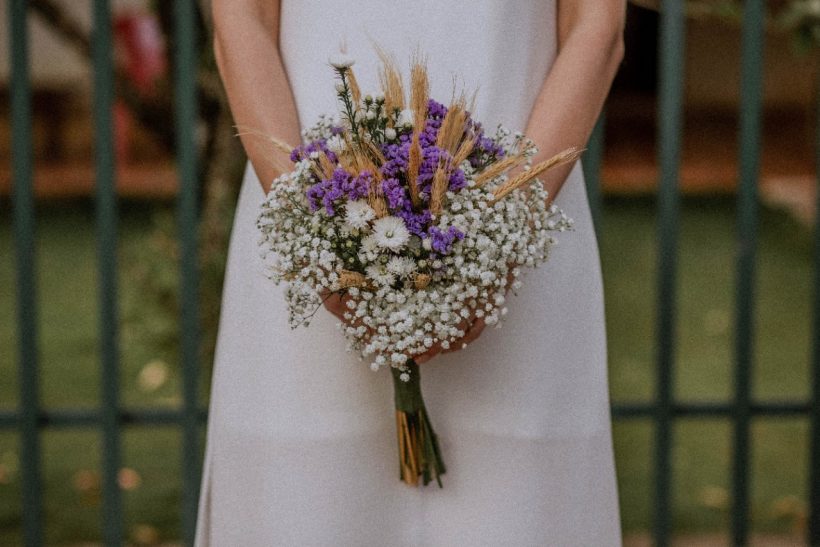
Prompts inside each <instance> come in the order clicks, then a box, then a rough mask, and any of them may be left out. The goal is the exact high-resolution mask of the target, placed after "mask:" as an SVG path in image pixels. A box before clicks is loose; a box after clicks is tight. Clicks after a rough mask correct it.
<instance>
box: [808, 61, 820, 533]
mask: <svg viewBox="0 0 820 547" xmlns="http://www.w3.org/2000/svg"><path fill="white" fill-rule="evenodd" d="M815 89H816V90H818V91H817V95H816V97H815V101H816V106H817V112H816V118H815V123H816V124H817V127H815V142H814V162H815V174H816V176H817V200H816V203H817V204H816V209H815V216H814V218H815V220H814V222H815V227H814V329H813V332H814V345H813V349H812V400H811V410H810V412H809V422H810V424H811V457H810V458H809V462H810V463H809V465H810V469H809V479H810V484H809V526H808V535H809V537H808V543H809V545H820V73H818V75H817V81H816V86H815Z"/></svg>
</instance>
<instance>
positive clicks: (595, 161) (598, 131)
mask: <svg viewBox="0 0 820 547" xmlns="http://www.w3.org/2000/svg"><path fill="white" fill-rule="evenodd" d="M605 126H606V113H605V112H601V115H600V116H599V117H598V121H597V122H596V123H595V127H594V128H593V129H592V135H590V138H589V143H588V144H587V150H586V152H584V155H583V156H581V161H582V163H583V164H584V179H585V180H586V184H587V199H588V201H589V207H590V210H591V212H592V221H593V223H594V225H595V233H596V235H597V237H598V239H599V240H600V238H601V208H602V202H603V199H602V198H601V164H602V163H603V159H604V128H605Z"/></svg>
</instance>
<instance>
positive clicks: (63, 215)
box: [0, 198, 812, 545]
mask: <svg viewBox="0 0 820 547" xmlns="http://www.w3.org/2000/svg"><path fill="white" fill-rule="evenodd" d="M124 209H125V211H124V214H123V218H122V224H121V232H120V242H121V249H120V251H121V257H122V258H121V276H120V280H119V281H120V288H121V310H122V316H123V321H122V323H123V324H122V326H121V338H122V342H121V350H122V351H121V353H122V371H121V394H122V399H123V401H124V403H125V404H127V405H139V406H142V405H175V404H177V403H178V402H179V391H178V389H179V380H180V378H179V371H178V368H177V366H176V353H175V349H174V347H173V345H172V344H168V343H167V338H168V333H169V332H171V333H173V332H174V329H175V326H174V322H173V321H174V317H173V316H170V317H169V316H168V315H167V314H165V315H163V314H161V313H158V312H157V310H158V309H160V308H161V307H162V304H163V302H162V300H163V298H164V297H162V296H161V297H159V298H145V294H144V292H143V291H144V286H145V285H144V283H143V282H144V279H142V280H141V277H140V276H142V277H144V276H146V275H153V273H152V272H154V273H156V272H155V270H152V269H151V268H144V267H142V266H143V265H141V264H140V263H139V262H135V261H139V260H143V258H142V257H144V253H141V250H143V249H144V248H145V246H146V245H150V244H152V241H153V240H152V239H151V238H153V237H155V233H154V231H153V230H152V214H151V210H150V209H149V208H148V207H147V206H137V207H135V206H133V205H128V206H127V207H124ZM734 212H735V211H734V205H733V202H732V201H731V200H726V199H719V198H715V199H698V200H687V201H685V202H684V205H683V215H682V219H681V221H682V225H681V229H682V231H681V241H680V243H681V247H680V270H679V278H678V301H677V318H678V321H677V325H678V329H677V333H676V334H677V341H678V346H677V351H676V370H675V374H674V392H675V395H676V397H677V398H679V399H681V400H717V401H723V400H726V399H728V398H730V397H731V393H732V385H733V380H732V378H733V376H732V374H733V367H732V359H733V323H734V315H733V310H734V272H733V267H734V259H735V235H734ZM39 213H40V216H39V218H38V231H37V279H36V282H37V285H38V308H37V314H38V324H39V327H40V329H39V333H38V334H39V340H40V342H41V344H40V351H39V356H40V366H41V371H42V374H41V376H40V387H41V395H42V401H43V404H45V405H47V406H50V407H51V406H55V407H63V406H86V407H88V406H94V405H96V404H97V403H98V400H99V370H98V360H99V354H98V339H97V328H98V324H97V321H98V317H97V304H96V303H97V293H96V278H97V271H96V263H95V240H94V225H93V218H94V217H93V210H92V209H91V208H90V207H89V206H88V205H87V204H82V203H79V204H60V205H57V204H54V205H49V206H43V207H41V208H40V211H39ZM10 222H11V221H10V210H9V207H8V204H7V203H3V204H2V205H0V257H2V260H0V374H2V375H3V377H4V378H5V381H3V382H0V408H4V409H10V408H13V407H14V406H15V405H16V404H17V400H18V397H17V389H18V383H17V370H16V355H17V353H16V352H17V347H16V339H17V334H16V331H15V317H14V314H15V308H14V286H15V271H14V258H13V246H12V239H11V226H10ZM600 243H601V260H602V265H603V269H604V276H605V285H606V303H607V322H608V331H609V353H610V372H609V378H610V387H611V393H612V399H613V401H619V402H627V401H646V400H649V399H651V398H652V397H653V393H654V378H655V374H654V356H655V345H654V333H655V329H654V323H655V320H656V316H655V292H654V286H655V284H656V277H657V272H656V269H655V265H656V247H657V243H656V218H655V214H654V205H653V203H652V202H651V201H646V200H637V201H636V200H609V201H607V203H606V204H605V207H604V215H603V222H602V226H601V241H600ZM811 267H812V266H811V241H810V234H809V233H808V231H807V230H805V229H804V228H801V227H799V226H798V225H796V224H795V223H793V222H792V221H790V220H789V218H788V217H786V216H785V215H783V214H780V213H777V212H772V211H766V210H764V211H762V217H761V226H760V249H759V260H758V275H757V283H756V295H757V300H756V307H755V333H756V337H755V346H754V355H755V364H754V376H753V391H754V395H755V397H756V398H758V399H764V400H765V399H783V398H789V399H804V398H806V397H808V395H809V391H808V385H809V364H808V362H809V354H810V353H809V351H810V347H809V343H810V342H809V334H810V329H811V322H810V319H811V310H810V301H811V296H812V287H811V283H810V281H811V272H812V269H811ZM156 275H164V276H168V279H166V280H165V285H166V286H173V284H174V280H175V276H176V273H175V271H173V270H172V269H171V270H168V271H166V270H162V269H160V270H159V273H156ZM166 304H167V303H166ZM203 383H205V382H203ZM203 393H207V385H203ZM203 404H205V401H204V399H203ZM731 434H732V430H731V424H730V423H729V422H728V421H726V420H720V419H702V418H698V419H686V420H681V421H679V422H678V423H677V425H676V427H675V431H674V454H673V469H674V475H675V476H674V480H673V488H674V492H673V501H674V506H675V510H674V519H673V522H674V526H675V528H676V530H678V531H687V532H695V531H704V530H720V529H725V528H726V526H727V524H728V521H729V513H728V509H729V504H730V498H731V495H730V492H731V484H730V478H729V477H730V469H731ZM652 440H653V427H652V424H651V421H649V420H619V421H617V422H616V423H615V424H614V442H615V449H616V457H617V465H618V481H619V487H620V493H621V498H620V499H621V512H622V518H623V525H624V530H625V531H627V532H629V531H635V530H640V529H646V528H648V527H650V526H651V510H652V498H651V493H652V484H651V479H652V476H651V472H652V454H653V445H652ZM42 443H43V448H44V451H45V455H44V462H43V465H44V473H45V484H46V486H45V488H46V504H45V514H46V538H47V540H48V542H49V543H63V542H71V541H81V540H93V539H96V538H99V532H98V529H99V519H100V500H99V495H98V488H97V484H96V480H97V479H96V477H97V475H96V470H97V469H98V466H99V461H100V454H99V446H100V436H99V435H98V434H97V433H95V432H89V431H86V430H81V429H60V430H48V431H46V432H45V433H44V434H43V436H42ZM123 444H124V446H123V451H124V459H125V461H124V462H123V466H124V467H127V468H129V469H130V470H133V472H131V471H129V472H127V473H126V475H125V476H124V479H123V480H125V481H126V482H127V483H128V484H127V486H128V488H127V489H126V491H125V510H126V515H125V518H126V531H127V532H128V533H129V535H130V537H132V538H142V539H143V540H144V541H146V542H150V541H151V540H152V538H157V539H159V540H166V539H171V538H176V537H179V531H178V517H179V512H178V509H177V507H178V504H179V501H180V498H181V491H180V481H179V462H180V460H181V454H180V445H179V435H178V433H177V432H176V431H175V430H174V429H173V428H165V427H153V428H147V427H142V426H140V427H129V428H128V429H127V430H126V432H125V433H124V436H123ZM752 446H753V453H752V458H751V462H752V469H751V489H752V490H751V492H752V500H751V501H752V522H753V527H754V528H755V529H756V530H758V531H767V532H791V531H794V530H799V529H800V526H801V523H802V519H803V518H804V517H805V511H806V504H805V500H806V476H807V473H806V467H807V465H808V458H807V424H806V422H805V420H802V419H794V418H788V419H783V418H779V419H773V418H767V419H756V420H755V422H754V425H753V428H752ZM17 451H18V440H17V436H16V435H15V434H14V433H13V432H10V431H6V432H0V545H14V544H18V543H19V542H20V529H19V528H20V508H19V496H20V486H21V485H20V482H19V469H18V464H17V454H18V452H17Z"/></svg>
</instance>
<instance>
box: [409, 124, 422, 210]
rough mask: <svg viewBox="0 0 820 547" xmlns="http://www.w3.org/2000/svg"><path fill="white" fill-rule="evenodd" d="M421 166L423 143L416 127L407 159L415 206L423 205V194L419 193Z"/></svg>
mask: <svg viewBox="0 0 820 547" xmlns="http://www.w3.org/2000/svg"><path fill="white" fill-rule="evenodd" d="M420 166H421V143H420V142H419V134H418V131H416V130H415V129H414V130H413V140H412V141H411V142H410V151H409V157H408V160H407V186H408V189H409V190H410V200H411V201H412V202H413V207H418V206H419V205H421V196H420V195H419V185H418V177H419V167H420Z"/></svg>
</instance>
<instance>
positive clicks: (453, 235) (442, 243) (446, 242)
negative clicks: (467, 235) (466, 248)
mask: <svg viewBox="0 0 820 547" xmlns="http://www.w3.org/2000/svg"><path fill="white" fill-rule="evenodd" d="M427 235H428V236H429V237H430V247H431V249H432V250H433V251H435V252H436V253H438V254H439V255H446V254H448V253H449V252H450V251H451V250H452V247H453V243H455V242H456V240H461V239H464V232H462V231H461V230H459V229H458V228H456V227H455V226H450V227H448V228H447V230H442V229H440V228H439V227H438V226H430V229H429V230H428V232H427Z"/></svg>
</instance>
